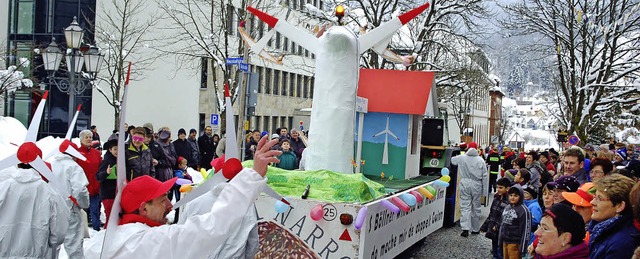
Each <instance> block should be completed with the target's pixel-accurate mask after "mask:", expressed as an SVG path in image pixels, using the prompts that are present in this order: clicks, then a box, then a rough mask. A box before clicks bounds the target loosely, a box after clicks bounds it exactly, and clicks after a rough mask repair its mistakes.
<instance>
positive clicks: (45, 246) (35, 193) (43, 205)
mask: <svg viewBox="0 0 640 259" xmlns="http://www.w3.org/2000/svg"><path fill="white" fill-rule="evenodd" d="M0 190H2V192H0V215H2V216H0V258H47V253H48V252H50V249H51V247H55V246H59V245H60V244H62V242H63V241H64V234H65V233H66V231H67V224H68V220H67V216H68V214H69V209H68V207H67V205H66V204H65V201H64V199H63V198H62V196H60V195H59V194H57V193H56V192H55V191H54V190H53V189H52V188H51V186H49V185H48V184H47V183H46V182H45V181H43V180H42V178H41V177H40V175H39V174H38V173H37V172H36V171H35V170H33V169H18V168H16V167H15V166H13V167H10V168H6V169H3V170H0ZM49 256H50V255H49Z"/></svg>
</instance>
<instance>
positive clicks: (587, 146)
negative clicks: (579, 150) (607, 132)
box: [583, 144, 596, 151]
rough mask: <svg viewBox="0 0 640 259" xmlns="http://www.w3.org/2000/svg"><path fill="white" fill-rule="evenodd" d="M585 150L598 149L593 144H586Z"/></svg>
mask: <svg viewBox="0 0 640 259" xmlns="http://www.w3.org/2000/svg"><path fill="white" fill-rule="evenodd" d="M583 149H584V150H589V151H595V150H596V149H595V148H594V147H593V145H591V144H586V145H584V148H583Z"/></svg>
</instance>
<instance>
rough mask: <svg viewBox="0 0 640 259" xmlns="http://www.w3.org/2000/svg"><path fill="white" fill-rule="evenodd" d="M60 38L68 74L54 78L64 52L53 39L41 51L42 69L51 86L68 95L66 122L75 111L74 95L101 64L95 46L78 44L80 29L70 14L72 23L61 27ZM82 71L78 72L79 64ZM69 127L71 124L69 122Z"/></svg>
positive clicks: (92, 76) (94, 76)
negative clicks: (64, 44)
mask: <svg viewBox="0 0 640 259" xmlns="http://www.w3.org/2000/svg"><path fill="white" fill-rule="evenodd" d="M64 38H65V41H66V43H67V49H66V58H65V61H66V64H67V72H68V74H69V75H68V77H56V76H55V74H56V71H58V69H59V68H60V61H62V57H63V55H64V52H62V51H61V50H60V47H58V44H57V43H56V39H55V38H52V39H51V43H49V46H48V47H47V48H46V49H45V50H44V53H42V60H43V63H44V69H45V70H46V71H47V72H48V73H49V76H48V79H49V84H50V85H55V86H56V87H57V88H58V90H60V91H61V92H63V93H66V94H69V120H68V122H69V124H70V123H71V120H72V118H73V115H74V114H73V113H74V110H75V99H76V97H75V96H76V94H80V93H82V92H84V91H85V90H86V89H87V87H90V86H91V85H92V84H93V81H94V80H95V79H96V75H97V74H98V72H99V71H100V67H101V66H102V61H103V55H102V54H101V53H100V50H99V49H98V48H97V47H96V46H88V45H83V44H82V39H83V38H84V31H83V30H82V28H81V27H80V26H79V25H78V20H77V17H75V16H74V17H73V22H71V25H69V27H67V28H65V29H64ZM83 65H84V66H85V72H86V73H83V72H82V66H83ZM69 126H71V125H69Z"/></svg>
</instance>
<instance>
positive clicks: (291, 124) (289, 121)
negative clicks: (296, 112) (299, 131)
mask: <svg viewBox="0 0 640 259" xmlns="http://www.w3.org/2000/svg"><path fill="white" fill-rule="evenodd" d="M287 127H288V128H289V132H291V130H292V129H293V117H291V116H289V119H287Z"/></svg>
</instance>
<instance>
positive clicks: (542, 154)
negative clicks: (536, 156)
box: [540, 151, 549, 160]
mask: <svg viewBox="0 0 640 259" xmlns="http://www.w3.org/2000/svg"><path fill="white" fill-rule="evenodd" d="M540 156H541V157H542V156H543V157H544V158H546V159H547V160H549V152H548V151H542V152H540Z"/></svg>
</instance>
